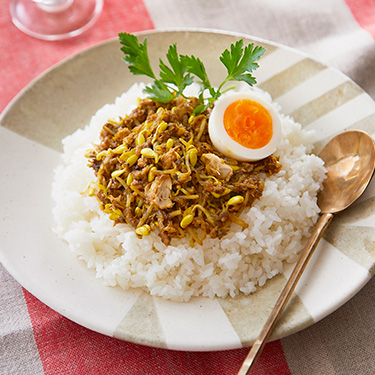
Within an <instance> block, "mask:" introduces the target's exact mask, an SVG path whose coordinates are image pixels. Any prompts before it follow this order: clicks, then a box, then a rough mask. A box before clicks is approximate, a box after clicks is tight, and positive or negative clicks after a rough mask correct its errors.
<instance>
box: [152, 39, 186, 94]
mask: <svg viewBox="0 0 375 375" xmlns="http://www.w3.org/2000/svg"><path fill="white" fill-rule="evenodd" d="M181 57H182V56H181ZM167 59H168V62H169V64H170V66H171V67H172V69H170V68H169V67H168V66H167V65H165V64H164V63H163V61H162V60H161V59H160V60H159V67H160V78H161V79H162V80H163V81H164V82H166V83H171V84H173V85H175V86H176V88H177V94H176V96H178V95H182V93H183V91H184V90H185V88H186V87H187V86H189V85H191V84H192V83H193V78H192V77H191V76H190V74H189V73H186V64H185V60H184V59H183V58H180V56H179V55H178V53H177V46H176V44H173V45H171V46H169V49H168V53H167Z"/></svg>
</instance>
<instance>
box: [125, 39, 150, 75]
mask: <svg viewBox="0 0 375 375" xmlns="http://www.w3.org/2000/svg"><path fill="white" fill-rule="evenodd" d="M119 39H120V43H121V45H122V47H121V51H122V52H124V55H125V57H124V58H123V59H122V60H123V61H125V62H126V63H127V64H129V70H130V71H131V72H132V73H133V74H136V75H141V74H144V75H146V76H148V77H151V78H154V79H155V74H154V72H153V71H152V68H151V65H150V60H149V58H148V52H147V40H146V39H145V40H144V41H143V43H140V42H138V39H137V37H136V36H135V35H132V34H127V33H120V34H119Z"/></svg>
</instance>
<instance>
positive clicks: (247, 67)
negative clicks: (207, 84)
mask: <svg viewBox="0 0 375 375" xmlns="http://www.w3.org/2000/svg"><path fill="white" fill-rule="evenodd" d="M264 51H265V49H264V48H263V47H260V46H256V47H254V43H251V44H249V45H248V46H246V47H245V49H243V40H242V39H241V40H239V41H237V42H236V44H232V45H231V49H230V52H229V51H228V50H227V49H226V50H225V51H224V52H223V53H222V55H221V56H220V61H221V62H222V63H223V64H224V66H225V67H226V68H227V71H228V76H227V77H226V79H225V80H224V81H223V83H222V84H221V85H220V86H219V88H221V87H222V86H223V84H224V83H226V82H228V81H245V82H247V83H248V84H249V85H250V86H252V85H254V84H255V83H256V80H255V78H254V77H253V76H252V75H251V74H250V73H251V72H252V71H253V70H255V69H257V68H258V67H259V65H258V64H257V63H256V62H255V61H257V60H258V59H259V58H260V57H261V56H262V55H263V53H264Z"/></svg>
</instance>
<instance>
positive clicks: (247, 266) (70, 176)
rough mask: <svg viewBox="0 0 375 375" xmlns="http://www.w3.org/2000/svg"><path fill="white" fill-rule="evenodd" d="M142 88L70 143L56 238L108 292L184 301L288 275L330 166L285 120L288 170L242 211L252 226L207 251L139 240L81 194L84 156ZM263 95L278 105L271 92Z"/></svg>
mask: <svg viewBox="0 0 375 375" xmlns="http://www.w3.org/2000/svg"><path fill="white" fill-rule="evenodd" d="M142 88H143V86H142V85H141V84H140V85H138V84H137V85H134V86H133V87H132V88H131V89H130V90H129V91H128V92H126V93H124V94H123V95H122V96H121V97H119V98H117V99H116V102H115V103H114V104H109V105H105V106H104V107H103V108H101V109H100V110H99V111H98V112H97V113H96V114H95V115H94V116H93V117H92V119H91V121H90V124H89V125H88V126H86V128H85V129H83V130H81V129H80V130H77V131H76V132H75V133H74V134H72V135H70V136H68V137H66V138H65V139H64V140H63V145H64V153H63V155H62V160H63V161H62V164H61V165H60V166H59V167H58V168H57V169H56V171H55V180H54V183H53V189H52V196H53V198H54V200H55V201H56V207H55V208H54V210H53V214H54V217H55V220H56V225H55V228H54V229H55V231H56V233H57V234H58V236H59V237H60V238H62V239H64V240H65V241H67V243H68V244H69V247H70V249H71V251H72V252H73V253H74V254H75V255H76V256H77V257H78V258H79V259H81V260H83V261H84V262H86V263H87V267H88V268H90V269H93V270H95V273H96V277H97V278H101V279H103V282H104V283H105V284H106V285H109V286H115V285H119V286H120V287H122V288H124V289H128V288H138V287H140V288H143V289H145V290H147V291H149V293H150V294H151V295H157V296H160V297H163V298H166V299H171V300H177V301H188V300H189V299H190V298H191V297H193V296H208V297H211V298H213V297H215V296H218V297H227V296H231V297H234V296H236V295H238V294H239V293H241V292H242V293H244V294H249V293H253V292H255V291H256V289H257V287H258V286H262V285H264V284H265V282H266V281H267V280H268V279H270V278H272V277H273V276H275V275H277V274H279V273H281V272H282V271H283V262H294V261H296V259H297V255H298V252H299V251H300V250H301V249H302V247H303V245H304V243H305V240H306V238H307V237H308V236H309V235H310V230H311V227H312V226H313V225H314V223H315V222H316V220H317V216H318V214H319V208H318V206H317V203H316V195H317V192H318V191H319V189H320V187H321V183H322V181H323V179H324V177H325V168H324V166H323V161H322V160H321V159H320V158H318V157H317V156H315V155H313V154H311V152H312V141H313V137H312V133H311V131H310V132H307V131H305V130H303V129H302V128H301V125H300V124H298V123H296V122H294V121H293V119H291V118H290V117H286V116H283V115H280V116H281V119H282V130H283V140H282V142H281V144H280V147H279V148H278V150H277V152H276V154H277V155H279V156H280V162H281V164H282V170H281V172H279V173H278V174H277V175H274V176H271V177H268V178H267V179H266V181H265V188H264V192H263V196H262V197H261V199H260V200H258V201H256V202H255V204H254V205H253V206H252V207H251V208H250V209H247V210H245V211H244V212H243V213H242V216H241V218H242V219H243V220H245V221H246V222H248V223H249V227H248V228H247V229H245V230H241V228H240V227H238V226H236V225H233V227H232V231H231V233H229V234H228V235H226V236H225V237H223V238H222V239H221V240H218V239H211V238H207V239H206V240H205V241H204V244H203V246H199V245H195V247H194V248H192V247H190V246H189V240H188V239H187V238H185V239H181V240H180V239H179V240H177V239H173V240H172V243H171V245H170V246H165V245H164V244H163V243H162V242H161V239H160V238H159V236H158V235H157V233H152V234H151V235H150V236H147V237H143V238H142V239H138V238H137V236H136V235H135V233H134V230H133V229H132V228H130V227H129V226H127V225H125V224H121V225H116V226H113V222H112V221H111V220H109V219H108V216H107V214H105V213H103V212H102V211H101V210H100V209H99V204H98V202H97V200H96V198H95V197H88V196H87V195H85V194H81V192H83V191H84V190H85V189H86V187H87V186H88V184H89V183H90V182H91V181H95V175H94V173H93V171H92V169H91V168H88V167H87V159H86V158H85V157H84V153H85V151H86V150H87V149H88V148H92V143H96V142H98V139H99V133H100V131H101V128H102V126H103V124H105V123H106V121H107V120H108V119H109V118H117V117H118V116H124V115H125V113H129V111H130V110H131V109H133V108H134V107H135V106H136V103H137V98H138V97H142V96H143V95H142ZM193 89H194V88H193ZM257 91H258V92H260V93H261V94H262V95H264V97H265V98H266V99H267V100H269V101H271V98H270V96H269V95H268V94H267V93H263V92H261V91H260V90H259V89H258V90H257ZM273 104H274V105H275V107H276V108H277V109H278V110H280V108H279V107H278V106H277V104H275V103H273Z"/></svg>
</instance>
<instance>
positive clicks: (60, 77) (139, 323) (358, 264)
mask: <svg viewBox="0 0 375 375" xmlns="http://www.w3.org/2000/svg"><path fill="white" fill-rule="evenodd" d="M140 35H141V37H142V38H143V37H147V38H148V46H149V54H150V58H151V60H152V63H153V64H157V61H158V60H157V59H158V58H159V56H161V55H162V54H164V53H165V52H166V51H167V49H168V46H169V45H170V44H171V43H174V42H177V43H178V47H179V52H180V53H182V54H193V55H195V56H199V57H200V58H201V59H202V60H203V61H204V63H205V65H206V68H207V70H208V71H209V72H210V78H211V77H212V83H213V84H216V83H218V82H219V80H220V79H223V78H224V77H220V76H219V75H220V74H224V72H223V69H222V66H221V63H220V62H219V60H218V57H219V56H220V54H221V52H222V51H223V50H224V49H225V48H228V47H229V46H230V44H231V43H233V42H234V41H235V40H238V39H240V38H244V39H245V42H246V43H250V42H252V41H255V42H256V43H257V44H262V45H263V46H265V47H266V49H267V52H266V54H265V56H264V57H263V58H262V60H261V67H260V68H259V69H258V70H257V71H256V74H255V75H256V77H257V80H258V84H259V87H261V88H262V89H264V90H266V91H269V92H270V93H271V95H272V96H273V98H274V100H275V101H277V102H278V103H279V104H280V105H281V106H282V112H283V113H285V114H288V115H291V116H293V117H294V119H295V120H296V121H298V122H300V123H301V124H302V125H303V126H304V127H305V128H309V129H316V130H317V133H318V136H319V137H318V138H319V139H318V142H317V144H316V150H317V152H318V151H319V149H320V148H321V147H322V145H323V144H324V143H325V142H326V141H327V140H328V139H329V138H330V137H332V136H333V135H334V134H336V133H338V132H341V131H343V130H344V129H351V128H356V129H362V130H365V131H367V132H368V133H370V134H371V135H374V133H375V104H374V102H373V101H372V99H371V98H370V97H369V96H368V95H367V94H366V93H365V92H363V91H362V89H361V88H360V87H358V86H357V85H356V84H355V83H353V82H352V81H351V80H350V79H349V78H348V77H346V76H345V75H343V74H341V73H339V72H337V71H335V70H333V69H330V68H328V67H327V66H324V65H323V64H321V63H319V62H317V61H315V60H313V59H311V58H309V57H308V56H306V55H305V54H302V53H300V52H297V51H295V50H293V49H290V48H288V47H285V46H282V45H277V44H275V43H271V42H268V41H264V40H259V39H256V38H253V37H248V36H244V35H239V34H228V33H223V32H216V31H215V32H212V31H202V30H187V31H186V30H185V31H181V30H178V31H156V32H148V33H141V34H140ZM218 72H220V74H219V73H218ZM215 74H216V75H217V77H214V75H215ZM142 78H143V77H135V76H133V75H131V74H130V73H129V72H128V69H127V67H126V66H125V64H124V63H123V62H122V61H121V52H120V47H119V43H118V41H117V39H116V40H111V41H108V42H105V43H103V44H100V45H97V46H95V47H93V48H91V49H88V50H86V51H84V52H82V53H80V54H78V55H76V56H74V57H72V58H70V59H68V60H65V61H64V62H62V63H60V64H59V65H57V66H55V67H53V68H52V69H51V70H49V71H47V72H45V73H44V74H43V75H42V76H40V77H39V78H38V79H37V80H35V81H33V82H32V83H31V84H30V85H29V86H28V87H26V88H25V90H23V91H22V92H21V93H20V94H19V95H18V96H17V97H16V98H15V99H14V100H13V101H12V103H11V104H10V105H9V106H8V107H7V109H6V110H5V111H4V113H3V115H2V118H1V126H0V150H1V166H0V172H1V184H0V197H1V205H0V217H1V225H0V238H1V245H0V246H1V248H0V260H1V262H2V263H3V264H4V266H5V267H6V268H7V269H8V271H9V272H10V273H11V274H12V275H13V277H14V278H15V279H16V280H18V282H20V284H21V285H23V286H24V287H25V288H26V289H27V290H29V291H30V292H31V293H32V294H34V295H35V296H36V297H37V298H39V299H40V300H41V301H42V302H44V303H45V304H47V305H48V306H50V307H51V308H52V309H54V310H56V311H58V312H59V313H61V314H62V315H64V316H66V317H67V318H69V319H71V320H73V321H75V322H77V323H79V324H81V325H83V326H85V327H87V328H90V329H92V330H94V331H97V332H100V333H103V334H105V335H109V336H113V337H117V338H120V339H123V340H127V341H131V342H135V343H140V344H146V345H150V346H154V347H160V348H170V349H177V350H202V351H203V350H221V349H232V348H239V347H243V346H250V345H251V344H252V342H253V341H254V339H255V338H256V336H257V334H258V332H259V330H260V329H261V327H262V325H263V323H264V322H265V319H266V318H267V316H268V314H269V312H270V310H271V308H272V306H273V304H274V302H275V300H276V298H277V296H278V294H279V292H280V291H281V289H282V287H283V285H284V284H285V282H286V278H287V276H288V272H289V271H288V270H286V271H285V273H284V274H282V275H279V276H277V277H275V278H273V279H272V280H270V281H268V282H267V283H266V285H265V286H264V287H262V288H260V289H259V290H258V291H257V292H256V293H254V294H253V295H250V296H247V297H245V296H239V297H237V298H234V299H232V298H227V299H213V300H210V299H206V298H196V299H193V300H192V301H191V302H189V303H175V302H168V301H164V300H162V299H160V298H154V297H151V296H150V295H149V294H147V293H144V292H141V291H139V290H133V291H123V290H121V289H120V288H111V287H106V286H103V285H102V282H101V281H100V280H97V279H95V275H94V273H93V271H90V270H88V269H87V268H86V267H85V265H84V264H83V263H81V262H80V261H78V260H77V259H76V258H75V257H74V256H73V255H72V254H71V252H70V250H69V249H68V247H67V245H66V244H65V243H64V242H62V241H60V240H59V239H58V238H57V237H56V236H55V234H54V233H53V232H52V230H51V227H52V225H53V219H52V214H51V211H52V207H53V202H52V199H51V183H52V176H53V170H54V168H55V167H56V166H57V165H58V164H59V163H60V154H61V151H62V146H61V139H62V138H63V137H65V136H67V135H69V134H71V133H72V132H74V131H75V130H76V129H77V128H78V127H83V126H84V125H85V124H87V123H88V121H89V119H90V117H91V116H92V115H93V114H94V113H95V112H96V110H97V109H99V108H100V107H102V106H103V105H104V104H105V103H112V102H113V101H114V99H115V98H116V97H117V96H119V95H120V94H121V93H122V92H123V91H125V90H127V89H128V88H129V87H130V86H131V85H132V84H133V83H134V82H135V81H137V80H141V79H142ZM374 218H375V187H374V183H372V184H371V185H370V187H369V188H368V190H367V191H366V193H365V195H364V196H363V197H362V198H361V199H360V200H359V201H357V202H356V204H355V205H354V206H352V207H351V208H350V209H348V210H346V211H345V212H344V213H342V214H339V215H337V217H336V218H335V219H334V221H333V223H332V224H331V225H330V227H329V228H328V230H327V232H326V234H325V236H324V238H323V240H322V241H321V243H320V245H319V247H318V249H317V251H316V253H315V254H314V256H313V258H312V260H311V263H310V264H309V266H308V269H307V270H306V273H305V274H304V275H303V277H302V279H301V281H300V283H299V285H298V287H297V289H296V291H295V293H294V296H293V298H292V300H291V301H290V304H289V305H288V307H287V309H286V311H285V313H284V314H283V316H282V318H281V320H280V322H279V324H278V326H277V328H276V329H275V331H274V333H273V336H272V337H273V339H276V338H281V337H284V336H286V335H289V334H292V333H294V332H296V331H298V330H301V329H303V328H306V327H308V326H310V325H312V324H313V323H315V322H317V321H318V320H320V319H322V318H323V317H325V316H327V315H328V314H330V313H331V312H333V311H334V310H335V309H337V308H338V307H340V306H341V305H342V304H343V303H345V302H346V301H347V300H348V299H350V298H351V297H352V296H353V295H354V294H356V293H357V292H358V291H359V290H360V289H361V288H362V287H363V286H364V285H365V284H366V283H367V281H368V280H369V279H370V278H371V276H372V275H373V274H374V268H375V267H374V264H375V239H374V233H375V231H374V224H375V220H374Z"/></svg>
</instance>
